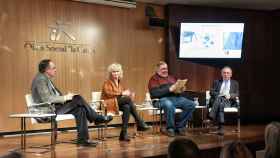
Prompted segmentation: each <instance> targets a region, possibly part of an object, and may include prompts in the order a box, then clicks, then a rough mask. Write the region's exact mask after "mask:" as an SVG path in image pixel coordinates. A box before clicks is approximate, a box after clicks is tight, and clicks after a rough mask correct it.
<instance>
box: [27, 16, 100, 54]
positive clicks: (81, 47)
mask: <svg viewBox="0 0 280 158" xmlns="http://www.w3.org/2000/svg"><path fill="white" fill-rule="evenodd" d="M69 25H70V24H69V23H63V22H62V21H60V20H58V21H56V22H55V25H50V26H48V28H49V29H50V33H49V39H50V41H51V42H44V41H25V43H24V48H26V49H29V50H31V51H35V52H45V51H47V52H57V53H94V52H95V49H94V48H93V47H92V45H89V44H78V43H73V42H74V41H76V40H77V39H76V37H75V36H73V33H72V32H70V31H69V30H68V29H67V26H69ZM61 36H65V37H66V38H68V39H69V40H70V41H71V42H70V43H69V42H68V43H62V42H58V41H59V40H60V39H61Z"/></svg>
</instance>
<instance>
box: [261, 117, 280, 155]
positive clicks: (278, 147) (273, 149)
mask: <svg viewBox="0 0 280 158" xmlns="http://www.w3.org/2000/svg"><path fill="white" fill-rule="evenodd" d="M264 157H265V158H279V157H280V123H279V122H271V123H270V124H268V125H267V126H266V128H265V154H264Z"/></svg>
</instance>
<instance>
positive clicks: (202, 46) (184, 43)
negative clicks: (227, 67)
mask: <svg viewBox="0 0 280 158" xmlns="http://www.w3.org/2000/svg"><path fill="white" fill-rule="evenodd" d="M243 29H244V24H243V23H181V32H180V50H179V51H180V52H179V57H180V58H241V50H242V40H243Z"/></svg>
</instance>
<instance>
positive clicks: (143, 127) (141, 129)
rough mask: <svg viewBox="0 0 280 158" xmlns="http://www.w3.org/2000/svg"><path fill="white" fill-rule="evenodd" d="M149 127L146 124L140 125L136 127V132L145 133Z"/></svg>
mask: <svg viewBox="0 0 280 158" xmlns="http://www.w3.org/2000/svg"><path fill="white" fill-rule="evenodd" d="M150 128H151V127H150V126H148V125H147V124H146V123H142V124H141V125H139V126H137V131H147V130H149V129H150Z"/></svg>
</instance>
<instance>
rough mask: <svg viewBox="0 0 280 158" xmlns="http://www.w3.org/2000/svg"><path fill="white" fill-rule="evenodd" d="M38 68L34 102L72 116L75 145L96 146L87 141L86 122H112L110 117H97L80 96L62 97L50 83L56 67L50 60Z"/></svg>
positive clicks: (33, 85)
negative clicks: (53, 107) (74, 125)
mask: <svg viewBox="0 0 280 158" xmlns="http://www.w3.org/2000/svg"><path fill="white" fill-rule="evenodd" d="M38 68H39V72H38V74H37V75H36V76H35V78H34V79H33V81H32V87H31V90H32V97H33V100H34V102H35V103H44V102H48V103H52V104H54V105H55V113H56V114H73V115H74V116H75V120H76V124H77V131H78V132H77V133H78V136H77V137H78V140H77V143H78V144H79V145H82V146H96V145H97V143H96V142H92V141H90V140H89V134H88V125H87V121H89V122H95V123H96V124H99V123H106V122H109V121H111V120H112V116H107V117H105V116H102V115H98V114H97V113H96V112H95V111H94V110H93V109H92V108H91V107H90V106H89V105H88V103H87V102H86V101H85V100H84V99H83V98H82V97H81V96H80V95H73V94H71V93H69V94H67V95H62V93H61V92H60V91H59V90H58V89H57V88H56V86H55V85H54V83H53V82H52V81H51V78H53V77H55V75H56V67H55V64H54V63H53V62H52V61H51V60H50V59H45V60H42V61H41V62H40V63H39V67H38Z"/></svg>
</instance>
